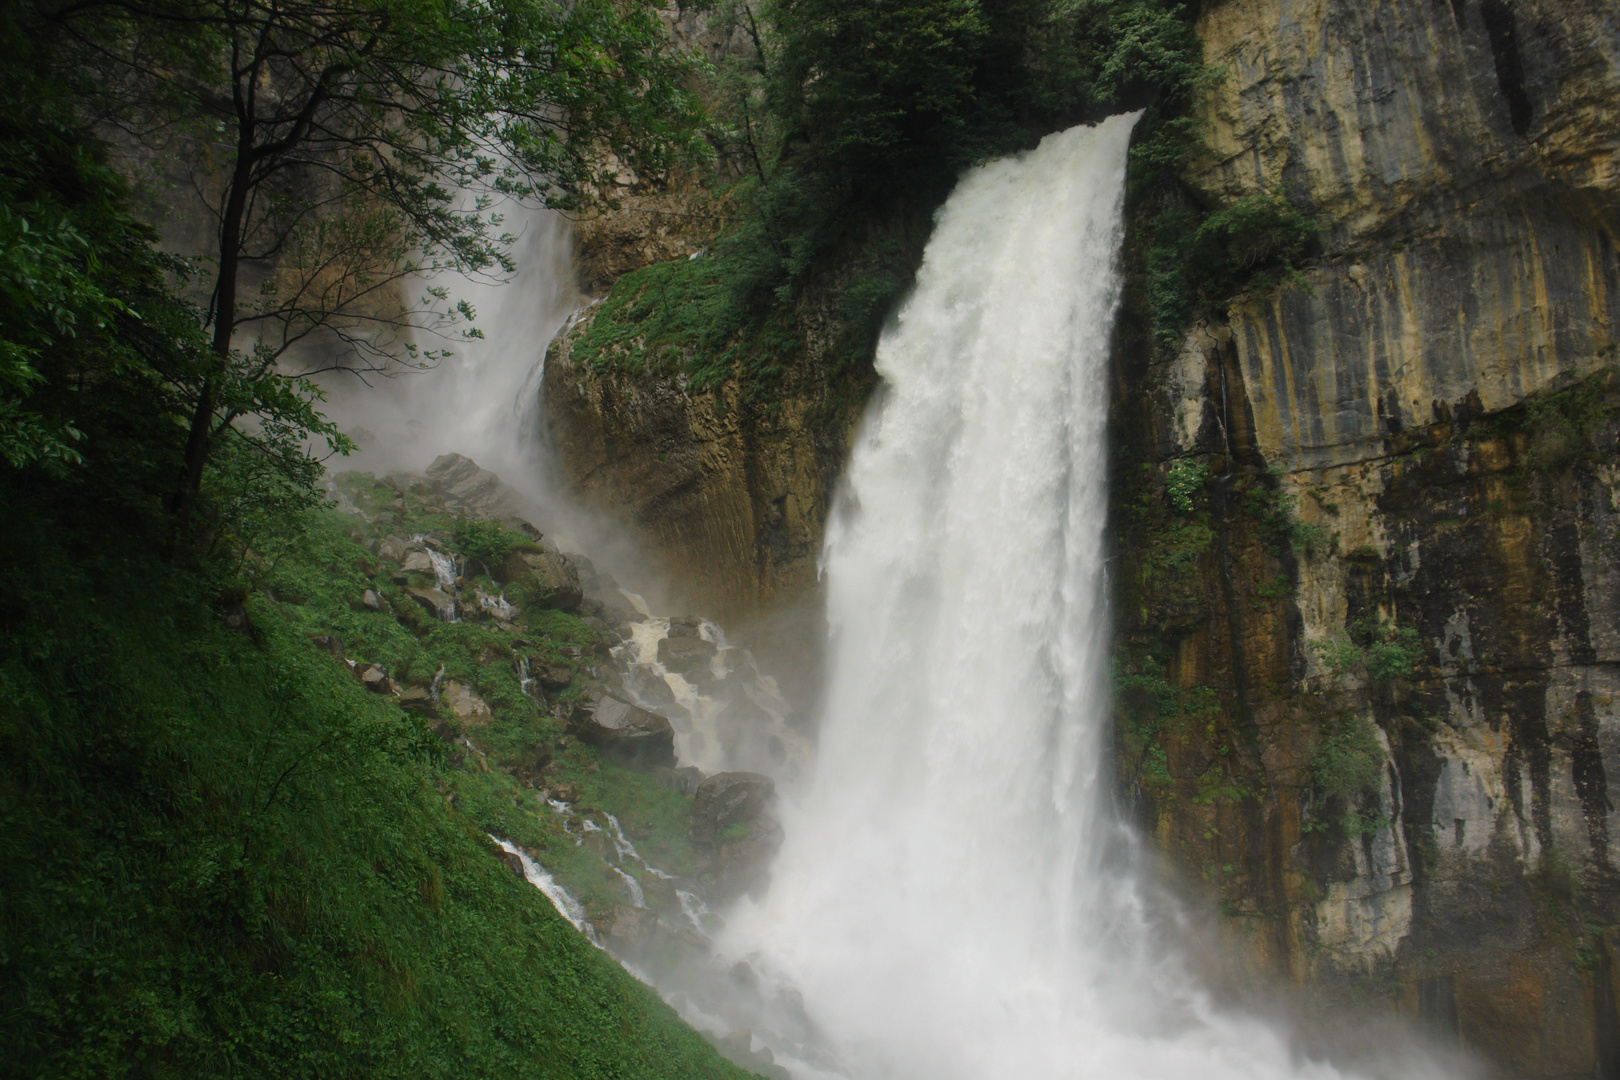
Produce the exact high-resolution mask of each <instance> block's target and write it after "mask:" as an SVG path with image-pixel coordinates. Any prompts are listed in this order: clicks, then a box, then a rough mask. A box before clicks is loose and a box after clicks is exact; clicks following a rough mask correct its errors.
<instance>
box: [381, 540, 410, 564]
mask: <svg viewBox="0 0 1620 1080" xmlns="http://www.w3.org/2000/svg"><path fill="white" fill-rule="evenodd" d="M405 555H406V550H405V541H403V540H401V539H400V538H399V537H397V536H385V537H383V538H382V539H381V540H379V541H378V542H377V558H379V559H387V560H388V561H389V562H391V563H395V564H398V563H402V562H404V561H405Z"/></svg>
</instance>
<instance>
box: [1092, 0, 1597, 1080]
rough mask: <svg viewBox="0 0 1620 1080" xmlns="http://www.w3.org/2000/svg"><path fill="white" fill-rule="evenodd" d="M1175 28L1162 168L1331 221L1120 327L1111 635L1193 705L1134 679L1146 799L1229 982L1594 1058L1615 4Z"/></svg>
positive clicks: (1273, 3) (1393, 11)
mask: <svg viewBox="0 0 1620 1080" xmlns="http://www.w3.org/2000/svg"><path fill="white" fill-rule="evenodd" d="M1199 29H1200V33H1201V35H1202V37H1203V39H1204V41H1205V44H1206V50H1207V57H1208V59H1209V60H1210V61H1211V62H1213V63H1216V64H1220V65H1221V66H1222V68H1223V72H1224V76H1223V77H1224V80H1225V81H1224V83H1223V84H1222V86H1221V87H1219V88H1218V89H1217V92H1216V93H1214V94H1212V95H1211V96H1210V98H1209V99H1208V100H1207V104H1206V107H1205V119H1206V120H1207V121H1208V122H1209V124H1210V131H1211V136H1210V139H1211V150H1212V152H1211V153H1210V154H1209V155H1208V156H1206V157H1204V158H1202V159H1200V160H1199V161H1197V162H1194V163H1193V164H1191V165H1190V166H1189V168H1188V169H1187V171H1186V173H1185V179H1186V180H1187V182H1188V183H1189V184H1190V185H1192V186H1193V187H1194V188H1195V189H1197V190H1198V191H1199V192H1200V193H1201V195H1202V197H1203V198H1205V199H1206V200H1208V202H1209V204H1210V205H1212V206H1216V207H1220V206H1229V205H1232V204H1233V203H1234V202H1235V201H1236V200H1238V199H1240V198H1243V197H1245V196H1247V195H1252V194H1254V193H1256V192H1257V191H1259V190H1261V189H1262V188H1265V189H1268V190H1276V191H1281V192H1283V193H1284V194H1285V196H1286V197H1287V198H1288V199H1289V201H1290V202H1291V203H1292V204H1293V205H1295V206H1296V207H1298V208H1299V209H1301V210H1303V211H1304V212H1306V213H1308V214H1310V215H1311V216H1312V218H1313V220H1315V221H1316V222H1317V223H1318V224H1319V225H1320V226H1321V227H1322V229H1323V233H1324V236H1323V251H1322V252H1321V254H1320V255H1319V256H1318V257H1316V258H1314V259H1313V260H1312V261H1311V262H1310V263H1309V265H1307V267H1306V268H1305V270H1304V276H1305V279H1306V282H1307V283H1308V286H1309V287H1308V288H1283V289H1280V290H1277V291H1274V292H1271V293H1269V294H1266V295H1262V296H1256V297H1248V298H1242V299H1241V300H1240V302H1238V303H1235V304H1233V306H1232V307H1231V309H1230V310H1229V311H1227V312H1225V313H1224V317H1222V318H1218V319H1215V320H1212V321H1211V322H1209V323H1208V324H1206V325H1202V326H1199V327H1196V328H1195V329H1194V330H1193V331H1192V332H1191V333H1189V334H1188V336H1187V338H1186V340H1185V341H1184V342H1183V346H1182V348H1181V349H1180V350H1179V352H1178V353H1176V354H1175V355H1173V356H1168V357H1166V356H1156V357H1149V356H1148V355H1147V354H1146V350H1141V349H1138V350H1131V349H1126V350H1122V351H1121V352H1120V353H1119V355H1118V359H1117V361H1116V362H1117V364H1118V366H1119V371H1118V374H1117V382H1118V384H1119V385H1121V386H1125V387H1128V388H1129V392H1128V393H1127V394H1126V395H1125V396H1124V397H1123V398H1122V399H1121V400H1119V401H1117V402H1116V403H1115V405H1114V429H1115V432H1116V436H1115V437H1116V441H1117V444H1118V446H1119V454H1120V459H1121V461H1123V462H1127V463H1128V464H1125V465H1122V466H1121V469H1122V471H1121V473H1120V474H1118V475H1116V477H1115V482H1114V492H1115V496H1114V498H1115V502H1114V518H1113V520H1115V521H1116V522H1117V523H1118V524H1117V528H1118V532H1119V535H1118V539H1117V542H1116V543H1117V550H1119V551H1120V552H1121V558H1120V561H1119V563H1118V564H1117V566H1116V567H1115V568H1114V569H1115V570H1116V571H1117V577H1116V584H1117V586H1118V588H1119V590H1120V593H1121V595H1120V598H1119V603H1118V606H1117V610H1118V611H1119V612H1120V613H1121V616H1122V618H1121V625H1120V627H1119V633H1118V639H1119V642H1120V645H1119V656H1120V657H1121V671H1122V672H1123V673H1124V674H1126V675H1127V676H1128V677H1129V678H1130V679H1132V680H1135V682H1133V683H1132V685H1139V686H1141V687H1144V688H1145V687H1149V686H1153V687H1160V686H1162V688H1163V691H1164V692H1165V693H1166V694H1167V695H1169V697H1168V698H1166V700H1171V699H1173V700H1175V701H1176V702H1177V705H1176V708H1179V709H1183V710H1188V711H1190V712H1191V713H1192V714H1194V715H1198V716H1201V717H1204V718H1205V719H1201V720H1200V721H1199V722H1198V723H1197V724H1191V723H1187V722H1186V721H1185V720H1180V719H1177V716H1176V714H1175V713H1174V712H1167V713H1162V714H1161V713H1156V712H1155V711H1154V709H1153V707H1151V706H1149V705H1148V704H1147V703H1146V699H1145V698H1142V699H1133V698H1132V696H1131V693H1127V694H1124V695H1122V706H1121V709H1122V711H1121V715H1120V716H1119V718H1118V723H1117V738H1118V739H1119V741H1120V743H1121V746H1122V754H1121V760H1123V761H1126V762H1136V763H1137V764H1136V765H1134V766H1130V765H1128V766H1127V775H1126V777H1125V782H1126V784H1127V786H1129V787H1130V788H1131V789H1132V790H1133V792H1134V798H1135V805H1136V809H1137V812H1138V813H1139V815H1140V816H1141V818H1142V820H1143V822H1144V824H1145V826H1146V827H1147V828H1148V829H1149V830H1150V831H1151V832H1152V833H1153V834H1154V836H1155V837H1156V839H1157V840H1158V842H1159V843H1160V845H1161V846H1162V847H1163V848H1164V849H1166V850H1167V851H1168V852H1169V853H1170V854H1171V856H1172V857H1173V858H1174V859H1175V860H1176V861H1177V862H1178V863H1179V864H1180V865H1181V866H1182V867H1183V868H1184V869H1185V870H1186V872H1187V874H1188V875H1189V877H1191V878H1194V879H1198V880H1201V881H1203V882H1205V883H1206V884H1207V887H1208V888H1209V889H1211V890H1212V891H1214V892H1215V893H1216V894H1218V896H1219V897H1220V900H1221V902H1222V905H1223V907H1224V908H1225V910H1227V911H1228V912H1230V913H1231V914H1232V917H1231V919H1230V920H1229V922H1228V926H1229V930H1230V936H1231V938H1232V940H1234V941H1236V942H1239V943H1241V946H1242V947H1241V948H1240V949H1239V950H1237V952H1238V953H1239V955H1241V956H1242V958H1243V959H1242V960H1241V961H1240V964H1242V965H1246V967H1245V968H1244V970H1243V971H1242V972H1241V973H1238V974H1236V975H1234V976H1232V982H1231V985H1233V986H1236V985H1238V984H1240V983H1241V982H1242V981H1243V980H1245V979H1248V978H1251V977H1252V975H1253V973H1254V972H1266V973H1270V974H1278V975H1281V976H1282V977H1284V978H1286V979H1289V980H1291V981H1293V982H1294V983H1296V984H1297V985H1300V986H1303V987H1307V988H1310V989H1309V991H1308V992H1307V993H1305V994H1302V995H1301V997H1300V1000H1301V1001H1302V1002H1306V1001H1309V1002H1311V1004H1310V1005H1309V1006H1308V1007H1306V1011H1307V1012H1308V1013H1309V1018H1308V1026H1312V1027H1314V1028H1315V1029H1317V1030H1331V1029H1333V1028H1334V1027H1335V1025H1342V1026H1345V1027H1349V1026H1350V1025H1352V1024H1353V1023H1354V1021H1352V1020H1349V1019H1347V1018H1348V1017H1350V1016H1352V1015H1353V1014H1354V1010H1353V1008H1352V1007H1351V1002H1353V1001H1357V1000H1359V1001H1362V1002H1367V1001H1373V1002H1379V1003H1383V1004H1384V1005H1386V1006H1387V1007H1388V1008H1391V1009H1394V1010H1395V1011H1398V1012H1401V1013H1405V1014H1407V1015H1408V1016H1409V1017H1411V1018H1412V1019H1413V1020H1414V1022H1417V1023H1419V1024H1421V1025H1423V1026H1425V1027H1426V1028H1428V1029H1429V1030H1432V1031H1435V1032H1437V1033H1438V1034H1439V1037H1440V1038H1441V1039H1442V1041H1446V1042H1450V1043H1452V1044H1458V1043H1460V1044H1462V1045H1465V1046H1467V1047H1469V1048H1471V1049H1473V1050H1474V1051H1476V1052H1479V1053H1481V1054H1483V1055H1484V1056H1486V1057H1487V1058H1489V1059H1490V1060H1492V1061H1493V1062H1495V1063H1496V1066H1497V1067H1498V1068H1500V1069H1501V1070H1503V1071H1504V1072H1505V1073H1507V1074H1511V1075H1517V1076H1534V1077H1561V1076H1573V1075H1588V1074H1590V1073H1592V1072H1593V1071H1594V1070H1597V1071H1602V1070H1604V1069H1612V1068H1615V1067H1617V1065H1620V1055H1616V1054H1615V1053H1614V1052H1613V1051H1612V1049H1611V1050H1604V1049H1603V1047H1604V1046H1609V1045H1611V1044H1612V1038H1611V1036H1610V1035H1607V1034H1604V1033H1606V1032H1607V1033H1612V1032H1614V1031H1616V1030H1620V1014H1617V1013H1616V1010H1615V1006H1614V1001H1615V998H1614V996H1613V995H1611V994H1607V993H1605V994H1602V995H1596V994H1593V993H1591V992H1589V991H1588V990H1587V989H1586V987H1587V986H1588V985H1589V984H1590V983H1592V981H1593V980H1599V981H1601V980H1604V979H1608V978H1609V976H1608V975H1607V974H1604V973H1602V972H1606V971H1607V969H1604V968H1602V967H1601V965H1602V964H1603V963H1605V962H1606V961H1602V960H1591V959H1589V960H1587V961H1584V962H1582V961H1577V960H1576V959H1574V957H1575V956H1576V955H1577V954H1580V955H1584V956H1586V957H1588V958H1593V957H1602V956H1604V955H1606V954H1605V953H1604V948H1605V947H1606V946H1605V945H1604V941H1605V940H1607V939H1606V938H1605V937H1604V934H1605V933H1606V928H1608V927H1611V926H1613V925H1616V923H1617V922H1620V877H1617V875H1616V873H1615V870H1614V867H1615V866H1616V865H1617V859H1620V847H1617V846H1616V829H1617V827H1620V819H1617V817H1616V813H1615V810H1614V809H1613V808H1614V807H1615V806H1617V805H1620V798H1617V796H1620V787H1617V785H1616V783H1615V781H1616V779H1617V778H1620V709H1617V707H1616V702H1617V701H1620V686H1616V685H1615V669H1616V662H1617V661H1620V651H1617V648H1620V647H1617V643H1616V641H1615V637H1616V634H1615V631H1614V627H1616V626H1620V584H1617V570H1616V566H1617V565H1620V560H1617V555H1620V547H1617V546H1616V543H1615V540H1614V539H1612V538H1614V537H1615V536H1616V535H1617V532H1616V530H1617V524H1616V518H1615V511H1614V507H1615V506H1616V505H1617V502H1616V499H1617V496H1620V486H1617V481H1620V476H1617V474H1616V471H1615V467H1614V462H1615V460H1616V455H1617V452H1620V446H1617V444H1616V442H1615V436H1616V432H1617V431H1620V393H1617V390H1616V384H1615V370H1616V364H1617V361H1620V354H1617V350H1616V347H1615V346H1616V338H1615V332H1614V327H1615V326H1616V325H1620V249H1617V247H1616V243H1615V237H1616V236H1620V170H1617V168H1616V149H1617V147H1620V134H1617V130H1616V129H1615V127H1614V125H1613V124H1612V123H1610V122H1608V121H1607V120H1605V119H1603V118H1604V117H1612V116H1613V115H1614V114H1615V111H1616V109H1620V69H1617V67H1616V58H1617V57H1620V24H1617V23H1616V21H1615V18H1614V13H1613V11H1612V5H1593V4H1586V3H1581V2H1578V0H1576V2H1564V0H1551V2H1548V3H1530V2H1518V0H1498V2H1493V3H1481V4H1474V3H1467V4H1464V3H1457V4H1451V5H1446V4H1438V5H1424V4H1417V3H1411V2H1407V0H1380V2H1376V3H1372V4H1356V3H1350V2H1348V0H1230V2H1226V3H1222V4H1218V5H1210V6H1208V7H1206V9H1205V11H1204V14H1203V15H1202V17H1201V20H1200V23H1199ZM1509 49H1511V50H1512V51H1513V52H1514V56H1512V57H1507V55H1506V51H1505V50H1509ZM1509 59H1511V60H1512V62H1511V63H1508V62H1507V60H1509ZM1144 421H1145V422H1144ZM1177 462H1182V463H1183V464H1180V465H1178V464H1177ZM1192 463H1197V464H1199V465H1201V466H1203V467H1206V468H1207V469H1208V473H1207V476H1206V477H1204V478H1203V479H1202V480H1200V482H1199V484H1198V486H1197V488H1196V490H1195V492H1194V495H1193V497H1192V499H1191V500H1190V502H1189V504H1188V505H1187V507H1186V508H1184V509H1180V510H1178V509H1176V508H1175V505H1174V503H1173V502H1172V500H1171V498H1170V496H1169V494H1168V483H1169V480H1170V478H1171V476H1172V474H1173V473H1174V472H1175V471H1176V470H1177V469H1183V470H1185V469H1186V468H1187V467H1188V466H1189V465H1191V464H1192ZM1182 475H1184V476H1185V475H1187V474H1186V473H1185V472H1183V474H1182ZM1404 631H1409V632H1410V633H1411V634H1413V635H1414V636H1413V638H1412V639H1410V640H1409V641H1407V644H1406V645H1405V646H1401V645H1399V644H1398V640H1400V639H1398V636H1397V635H1398V634H1399V633H1400V632H1404ZM1391 648H1397V649H1407V650H1408V651H1407V652H1406V653H1404V654H1403V655H1405V656H1407V657H1408V658H1409V659H1410V660H1411V661H1412V665H1411V669H1410V671H1409V673H1406V674H1401V675H1398V676H1394V675H1389V674H1387V673H1386V674H1384V675H1380V674H1378V673H1377V671H1375V670H1374V668H1375V667H1376V665H1375V664H1371V663H1369V662H1368V661H1369V660H1370V659H1371V658H1373V657H1375V655H1377V654H1379V653H1378V651H1379V650H1385V652H1384V653H1383V654H1382V655H1386V656H1387V655H1389V652H1388V650H1390V649H1391ZM1347 657H1348V658H1349V660H1350V662H1349V663H1345V660H1346V658H1347ZM1134 692H1135V691H1132V693H1134ZM1182 715H1186V713H1183V714H1182ZM1351 731H1354V732H1359V733H1360V734H1359V736H1358V738H1360V739H1361V740H1362V741H1361V742H1360V744H1359V745H1360V750H1358V751H1357V754H1358V755H1360V765H1359V766H1357V767H1358V768H1360V769H1361V770H1362V771H1361V772H1360V773H1358V774H1357V775H1358V777H1359V778H1360V779H1363V780H1365V783H1360V782H1359V780H1358V782H1357V783H1353V784H1349V785H1348V786H1349V788H1350V789H1351V790H1349V791H1348V792H1345V791H1337V792H1335V791H1334V790H1333V787H1332V783H1330V782H1329V781H1331V780H1332V778H1333V776H1334V773H1333V769H1334V768H1335V767H1344V766H1345V760H1346V759H1345V758H1344V756H1343V755H1342V754H1341V756H1340V757H1338V758H1335V756H1334V755H1335V753H1337V752H1339V751H1340V750H1342V748H1343V747H1344V746H1345V745H1346V742H1345V738H1346V736H1345V734H1344V733H1346V732H1351ZM1352 756H1354V755H1352ZM1340 775H1341V776H1342V775H1343V774H1340ZM1216 776H1219V777H1221V778H1222V779H1221V780H1220V782H1219V783H1212V778H1213V777H1216ZM1324 777H1325V778H1327V779H1326V780H1324ZM1555 911H1556V912H1557V914H1556V915H1555V916H1550V915H1549V913H1550V912H1555ZM1582 950H1584V952H1582ZM1583 964H1584V966H1583ZM1594 965H1595V966H1594ZM1313 995H1314V996H1313ZM1302 1007H1304V1006H1302ZM1605 1040H1609V1041H1608V1042H1605ZM1613 1045H1620V1044H1613ZM1605 1055H1607V1056H1605Z"/></svg>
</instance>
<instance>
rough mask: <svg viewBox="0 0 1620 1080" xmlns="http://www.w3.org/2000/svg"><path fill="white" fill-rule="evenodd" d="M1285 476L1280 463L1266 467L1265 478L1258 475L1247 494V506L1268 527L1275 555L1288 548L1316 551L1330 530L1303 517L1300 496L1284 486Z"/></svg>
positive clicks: (1266, 529) (1247, 510)
mask: <svg viewBox="0 0 1620 1080" xmlns="http://www.w3.org/2000/svg"><path fill="white" fill-rule="evenodd" d="M1282 478H1283V472H1282V470H1281V469H1279V468H1277V467H1276V466H1272V467H1271V468H1270V469H1268V470H1267V471H1266V474H1265V477H1264V479H1259V478H1256V479H1255V480H1254V481H1253V482H1251V483H1250V485H1249V488H1248V490H1247V492H1245V494H1244V496H1243V504H1242V505H1243V509H1244V511H1245V512H1247V513H1248V514H1249V515H1250V516H1251V517H1253V518H1254V519H1256V520H1257V521H1258V522H1259V524H1260V526H1261V528H1262V529H1264V530H1265V532H1266V534H1267V535H1268V537H1269V540H1268V544H1267V546H1268V547H1269V548H1270V549H1271V553H1272V554H1273V555H1281V554H1282V553H1283V551H1284V549H1287V550H1291V551H1296V552H1306V553H1309V552H1312V551H1315V550H1317V549H1318V548H1319V547H1320V546H1321V545H1322V542H1323V540H1324V539H1325V537H1326V535H1327V534H1326V531H1325V530H1324V529H1323V528H1322V527H1321V526H1319V525H1311V524H1308V523H1307V522H1304V521H1301V520H1300V518H1299V496H1298V495H1295V494H1293V493H1292V492H1289V491H1285V490H1284V489H1283V486H1282Z"/></svg>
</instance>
